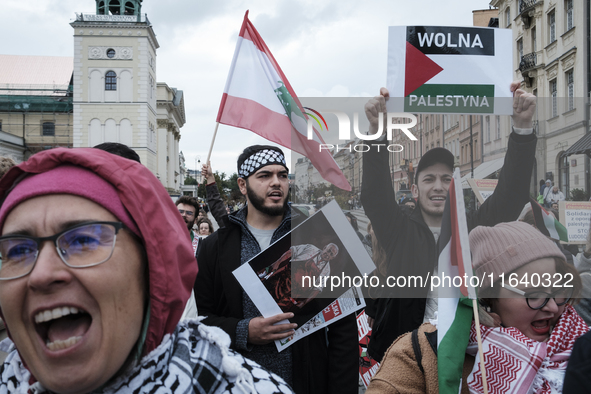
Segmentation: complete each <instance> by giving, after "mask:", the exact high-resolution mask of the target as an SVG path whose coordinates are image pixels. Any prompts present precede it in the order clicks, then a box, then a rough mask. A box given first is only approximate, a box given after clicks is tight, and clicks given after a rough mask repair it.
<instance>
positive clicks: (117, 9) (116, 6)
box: [109, 0, 121, 15]
mask: <svg viewBox="0 0 591 394" xmlns="http://www.w3.org/2000/svg"><path fill="white" fill-rule="evenodd" d="M109 11H110V12H111V15H121V3H120V2H119V0H111V1H109Z"/></svg>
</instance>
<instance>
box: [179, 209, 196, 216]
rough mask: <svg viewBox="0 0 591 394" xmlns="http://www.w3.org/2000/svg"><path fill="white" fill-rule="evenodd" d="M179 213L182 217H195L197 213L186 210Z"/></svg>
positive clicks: (180, 210)
mask: <svg viewBox="0 0 591 394" xmlns="http://www.w3.org/2000/svg"><path fill="white" fill-rule="evenodd" d="M179 213H180V214H181V215H187V216H193V215H195V212H192V211H185V210H184V209H179Z"/></svg>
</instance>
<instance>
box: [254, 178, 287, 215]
mask: <svg viewBox="0 0 591 394" xmlns="http://www.w3.org/2000/svg"><path fill="white" fill-rule="evenodd" d="M246 195H247V196H248V201H250V203H251V204H252V207H253V208H254V209H256V210H257V211H259V212H262V213H264V214H265V215H268V216H283V214H284V213H285V210H286V208H287V198H286V199H285V201H284V202H283V206H280V207H272V208H270V207H266V206H264V205H263V204H264V203H265V199H264V198H261V197H259V196H257V195H256V194H255V193H254V192H253V191H252V190H251V189H250V188H249V187H248V182H247V183H246Z"/></svg>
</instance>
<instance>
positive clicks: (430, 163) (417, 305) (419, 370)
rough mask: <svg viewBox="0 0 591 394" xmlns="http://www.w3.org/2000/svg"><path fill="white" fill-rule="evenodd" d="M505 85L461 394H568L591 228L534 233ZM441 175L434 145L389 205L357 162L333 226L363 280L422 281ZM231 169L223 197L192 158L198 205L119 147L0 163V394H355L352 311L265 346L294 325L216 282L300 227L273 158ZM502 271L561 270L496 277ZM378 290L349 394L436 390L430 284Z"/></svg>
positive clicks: (373, 164) (520, 128)
mask: <svg viewBox="0 0 591 394" xmlns="http://www.w3.org/2000/svg"><path fill="white" fill-rule="evenodd" d="M511 90H512V91H513V92H514V115H513V132H512V133H511V136H510V138H509V146H508V150H507V154H506V157H505V165H504V167H503V170H502V171H501V174H500V176H499V182H498V186H497V187H496V189H495V192H494V193H493V194H492V196H491V197H489V198H488V199H487V200H486V201H485V202H484V203H483V204H482V205H481V206H480V207H479V208H478V209H477V210H474V211H473V212H469V214H468V215H467V217H466V223H467V227H468V229H469V231H470V233H469V241H470V247H471V250H470V252H471V255H472V264H473V269H474V272H475V275H477V276H479V277H483V278H485V281H484V283H482V284H481V286H480V288H479V307H478V311H477V314H478V317H479V323H477V322H476V321H472V324H471V328H470V333H469V339H468V342H467V344H466V351H465V359H464V362H463V364H462V365H458V366H457V368H459V369H458V371H459V372H460V373H461V379H462V382H461V384H460V392H462V393H468V392H470V393H480V392H485V391H486V390H488V391H487V392H489V393H505V392H511V393H560V392H565V393H566V392H573V393H574V392H576V393H579V392H584V391H582V390H589V387H590V386H591V385H590V384H589V383H590V380H591V379H590V375H589V374H588V371H589V369H590V367H589V366H590V365H591V364H590V363H591V355H590V354H589V353H588V349H589V346H590V345H589V334H586V333H587V331H588V330H589V327H588V324H589V323H590V322H591V304H590V301H589V300H590V299H591V298H590V297H589V296H590V294H589V291H590V290H589V289H591V275H590V274H589V272H591V232H590V234H589V239H588V241H587V245H586V247H585V249H584V251H583V252H581V253H577V252H578V251H577V250H569V249H568V248H565V247H564V246H563V245H562V244H560V243H559V242H557V241H556V240H553V239H550V238H548V237H547V236H545V235H544V234H542V232H540V231H539V225H540V224H539V223H536V219H535V215H534V214H533V212H532V208H531V205H529V204H531V203H530V197H529V190H528V184H529V182H528V180H529V179H531V174H532V168H533V162H534V155H535V149H536V136H535V134H534V133H533V126H532V117H533V114H534V112H535V106H536V102H535V98H534V97H533V96H532V95H531V94H527V93H525V92H524V91H522V90H521V89H519V86H518V85H517V84H513V85H512V86H511ZM387 98H388V92H387V91H386V90H382V91H381V92H380V95H379V96H377V97H375V98H374V99H372V100H370V102H368V104H367V105H366V115H367V117H368V120H369V122H370V133H372V132H375V131H376V130H377V129H378V125H379V116H380V113H385V112H386V111H385V101H386V100H387ZM453 167H454V159H453V156H452V154H451V153H450V152H449V151H447V150H446V149H443V148H434V149H431V150H429V151H428V152H426V153H425V155H423V157H422V158H421V160H420V161H419V164H418V166H417V168H416V173H415V179H414V184H413V185H412V187H411V194H412V195H411V196H405V197H404V198H402V199H400V201H396V198H395V193H394V190H393V189H392V186H391V184H392V183H391V175H390V169H389V158H388V154H387V152H385V151H382V152H379V151H370V152H367V153H366V154H364V157H363V168H364V172H363V188H362V191H361V199H360V201H357V200H356V199H355V200H349V201H348V202H347V203H348V204H349V208H350V209H351V210H357V209H363V211H364V213H365V215H367V218H368V220H369V222H368V224H367V226H366V228H362V226H360V223H359V216H358V214H357V213H355V212H352V211H350V212H345V217H346V218H347V219H348V221H349V223H350V225H351V227H352V228H353V230H354V232H355V234H356V237H357V238H358V239H359V242H360V244H361V245H363V247H364V249H365V250H366V251H367V252H368V253H369V255H370V256H371V258H372V260H373V261H374V263H375V266H376V270H375V271H374V272H373V273H371V275H375V276H378V277H380V278H384V277H386V276H392V275H394V276H401V275H402V276H410V275H423V274H425V273H430V274H433V275H436V274H437V258H438V252H439V248H440V246H441V245H439V242H438V241H439V239H440V237H441V236H442V217H443V212H444V207H445V203H446V199H447V197H446V196H447V192H448V189H449V187H450V183H451V179H452V172H453ZM237 170H238V176H239V177H238V186H239V189H240V192H241V193H242V195H243V196H244V200H243V201H241V202H240V203H238V204H235V206H234V205H231V206H228V205H227V204H225V203H224V201H223V200H222V198H221V196H220V193H219V190H218V188H217V186H216V183H215V178H214V177H213V172H212V168H211V164H210V163H207V164H206V165H204V166H203V168H202V175H203V177H204V179H206V201H204V202H200V201H199V200H197V199H195V198H193V197H189V196H181V197H180V198H179V199H178V200H177V201H176V203H172V201H171V199H170V197H169V196H168V193H167V192H166V190H165V188H164V187H162V184H161V183H160V181H159V180H158V179H157V178H156V177H155V176H154V175H153V174H152V173H151V172H150V171H149V170H148V169H147V168H146V167H145V166H143V165H142V164H141V163H140V159H139V156H137V154H136V153H135V152H134V151H133V150H132V149H130V148H128V147H126V146H125V145H121V144H115V143H107V144H103V145H101V146H97V147H95V148H76V149H65V148H57V149H52V150H48V151H44V152H40V153H37V154H35V155H33V156H31V157H30V158H29V159H28V160H27V161H25V162H23V163H20V164H18V165H17V164H16V163H14V162H13V161H11V160H9V159H3V160H0V171H1V172H0V177H1V179H0V195H1V196H2V200H1V205H0V230H1V235H0V257H1V261H0V315H1V317H2V321H0V333H2V334H3V335H4V336H8V337H9V338H7V339H5V340H4V341H2V342H1V343H0V351H1V352H2V353H0V355H1V356H3V357H4V362H3V364H2V366H1V367H0V393H3V392H22V393H27V392H30V393H44V392H55V393H70V392H104V393H111V392H113V393H114V392H154V393H165V392H167V393H168V392H174V393H181V392H182V393H187V392H200V393H201V392H204V393H205V392H207V393H213V392H215V393H255V392H258V393H284V392H285V393H288V392H295V393H335V394H336V393H339V394H343V393H345V394H346V393H351V394H353V393H358V390H359V386H358V378H359V375H358V368H359V353H358V351H359V350H358V349H359V347H358V346H359V343H358V330H357V324H356V319H355V315H354V314H352V315H348V316H346V317H344V318H342V319H340V320H338V321H336V322H334V323H332V324H331V325H330V326H328V327H326V328H323V329H321V330H318V331H316V332H314V333H312V334H310V335H308V336H306V337H304V338H302V339H300V340H299V341H297V342H296V343H294V344H293V345H292V346H290V347H288V348H286V349H285V350H283V351H281V352H279V351H278V350H277V347H276V346H275V343H274V342H275V341H276V340H284V339H286V338H288V337H290V336H292V335H293V334H294V332H295V330H296V329H297V328H298V325H297V324H296V323H293V322H292V321H291V320H290V319H292V318H293V316H294V314H293V312H285V313H280V314H277V315H275V316H272V317H267V318H265V317H263V316H261V313H260V312H259V310H258V308H257V307H256V305H255V303H254V302H253V300H252V299H251V298H250V297H249V295H248V294H247V293H246V292H245V291H244V290H243V289H242V287H241V286H240V285H239V283H238V281H237V280H236V278H235V277H234V275H233V274H232V272H233V271H234V270H235V269H236V268H238V267H240V266H241V265H242V264H246V263H247V262H248V261H250V259H251V258H253V257H254V256H256V255H258V254H259V253H261V252H262V251H264V250H265V249H266V248H267V247H269V245H271V244H273V243H274V242H276V241H278V240H280V239H282V237H284V236H285V235H286V234H289V232H290V231H291V229H292V228H294V227H296V226H297V225H299V224H300V223H302V222H303V221H304V220H305V219H306V218H307V215H304V214H302V213H301V211H299V210H298V209H292V207H291V204H290V203H289V201H288V200H289V195H288V194H289V182H288V171H289V170H288V166H287V163H286V160H285V156H284V153H283V151H282V150H281V149H279V148H277V147H275V146H270V145H254V146H249V147H247V148H245V149H244V151H243V152H242V153H241V154H240V155H239V156H238V160H237ZM539 194H540V196H541V198H540V199H539V200H540V202H541V203H542V204H543V205H547V206H548V208H549V212H551V214H553V215H555V216H556V217H557V216H558V213H557V212H556V211H554V210H553V209H552V204H553V203H556V202H558V201H560V200H562V199H564V196H561V194H562V193H560V191H559V190H558V188H557V187H556V186H552V184H551V181H550V180H548V182H544V181H543V180H542V181H541V183H540V190H539ZM320 205H322V204H320ZM318 208H321V207H320V206H319V207H318ZM212 219H213V220H212ZM214 222H215V223H216V224H217V230H214V224H213V223H214ZM365 230H366V234H365V235H364V234H362V231H365ZM331 245H332V244H331ZM303 246H306V248H302V252H301V253H300V254H299V255H298V256H299V257H298V258H300V259H302V260H303V261H304V262H305V261H309V262H312V263H314V265H315V266H314V267H316V268H317V269H318V270H320V271H322V272H324V271H323V270H326V262H328V261H330V260H331V258H334V255H336V253H337V251H338V248H337V249H336V251H334V250H330V248H324V249H319V248H316V247H312V246H311V245H303ZM333 246H334V248H336V246H335V245H333ZM334 248H333V249H334ZM304 249H305V250H304ZM307 251H314V253H312V252H307ZM573 252H574V253H573ZM293 253H295V252H293ZM306 253H309V255H308V254H306ZM330 253H332V255H330V256H325V254H330ZM302 256H303V257H302ZM294 258H295V257H294ZM323 262H324V264H322V263H323ZM281 267H282V265H281ZM281 267H279V265H278V266H277V267H275V268H276V270H277V271H278V270H279V268H281ZM511 274H515V275H517V276H519V277H523V276H524V275H526V274H527V275H530V276H531V275H538V276H540V277H543V276H544V275H548V276H550V277H552V278H555V277H556V276H559V277H560V279H559V280H558V281H554V282H552V283H551V284H548V285H540V286H538V285H535V286H534V285H533V283H522V282H518V283H517V284H516V285H515V286H512V285H507V284H505V283H503V284H501V279H500V278H502V277H503V275H505V277H508V276H509V275H511ZM567 278H571V280H570V281H568V283H571V285H572V286H570V287H569V286H566V284H567ZM388 291H389V292H388ZM388 291H384V290H382V289H364V295H365V297H366V302H367V307H366V314H367V316H368V323H369V325H370V327H372V337H371V340H370V343H369V346H368V348H367V350H368V353H369V356H370V357H372V358H373V359H375V360H377V361H380V362H381V366H380V367H379V369H378V370H377V373H376V375H375V376H374V378H373V379H372V381H371V383H370V385H369V387H368V389H367V392H368V393H437V392H439V384H440V382H439V380H438V377H439V372H438V368H439V370H440V369H441V368H442V367H444V368H447V367H448V366H447V365H444V366H442V365H438V345H437V344H438V339H437V331H438V322H439V321H438V319H439V318H441V316H438V311H439V305H438V302H437V293H436V292H433V291H432V290H430V289H425V290H420V289H415V293H412V296H411V297H408V296H405V295H404V294H403V293H402V292H400V290H394V292H392V289H388ZM292 297H295V296H292ZM288 298H289V297H288ZM292 301H293V302H294V303H298V302H299V300H298V299H297V298H295V299H292ZM306 301H309V300H306ZM579 301H580V302H579ZM477 331H478V332H481V333H482V345H478V344H477V340H476V337H477V334H476V332H477ZM579 338H580V339H579ZM499 355H500V356H499ZM569 359H570V362H569ZM450 367H451V366H450ZM482 371H486V373H487V375H488V376H489V380H488V386H487V389H485V387H484V383H483V382H484V379H483V376H482ZM507 371H511V373H509V374H508V373H506V372H507Z"/></svg>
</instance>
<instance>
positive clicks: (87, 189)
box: [0, 165, 142, 238]
mask: <svg viewBox="0 0 591 394" xmlns="http://www.w3.org/2000/svg"><path fill="white" fill-rule="evenodd" d="M48 194H73V195H75V196H80V197H84V198H87V199H89V200H90V201H93V202H95V203H97V204H99V205H100V206H102V207H103V208H105V209H106V210H108V211H109V212H111V213H112V214H113V215H114V216H115V217H116V218H117V219H119V220H120V221H121V222H122V223H123V224H124V225H125V226H126V227H127V228H128V229H130V230H131V231H132V232H133V233H135V234H136V235H137V236H138V237H140V238H142V236H141V233H140V231H139V229H138V228H137V225H136V224H135V221H134V220H133V219H132V217H131V216H130V215H129V213H128V212H127V210H126V209H125V207H124V206H123V203H122V202H121V199H120V198H119V196H118V194H117V191H116V190H115V187H113V185H111V184H110V183H109V182H107V181H106V180H104V179H103V178H101V177H100V176H98V175H96V174H95V173H93V172H92V171H89V170H87V169H85V168H82V167H76V166H71V165H63V166H59V167H56V168H54V169H52V170H50V171H47V172H43V173H41V174H35V175H31V176H28V177H26V178H24V179H23V180H22V181H20V182H19V183H17V184H16V185H15V186H14V187H13V189H12V190H11V191H10V193H9V194H8V196H6V199H5V200H4V202H3V203H2V207H1V208H0V230H2V228H3V227H4V221H5V220H6V216H8V214H9V213H10V211H11V210H12V209H13V208H14V207H16V206H17V205H18V204H20V203H21V202H23V201H25V200H29V199H31V198H33V197H38V196H43V195H48Z"/></svg>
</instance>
